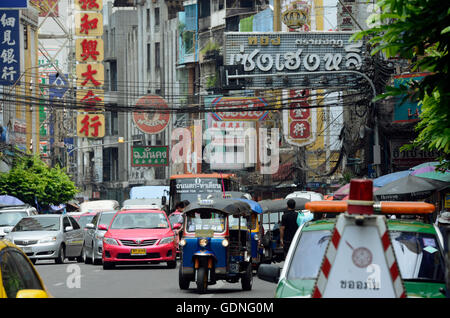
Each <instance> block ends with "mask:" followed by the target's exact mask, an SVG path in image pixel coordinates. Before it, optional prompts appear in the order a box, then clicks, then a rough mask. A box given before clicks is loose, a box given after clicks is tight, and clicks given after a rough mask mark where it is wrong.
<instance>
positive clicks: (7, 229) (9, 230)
mask: <svg viewBox="0 0 450 318" xmlns="http://www.w3.org/2000/svg"><path fill="white" fill-rule="evenodd" d="M3 232H5V234H8V233H10V232H11V229H10V228H9V227H8V228H6V229H3Z"/></svg>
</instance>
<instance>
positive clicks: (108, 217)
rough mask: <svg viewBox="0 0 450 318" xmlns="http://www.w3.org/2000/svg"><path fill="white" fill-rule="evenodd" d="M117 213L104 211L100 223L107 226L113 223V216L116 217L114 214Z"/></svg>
mask: <svg viewBox="0 0 450 318" xmlns="http://www.w3.org/2000/svg"><path fill="white" fill-rule="evenodd" d="M115 214H116V212H107V213H102V215H101V216H100V221H99V223H98V224H104V225H106V226H109V224H110V223H111V220H112V218H113V217H114V215H115Z"/></svg>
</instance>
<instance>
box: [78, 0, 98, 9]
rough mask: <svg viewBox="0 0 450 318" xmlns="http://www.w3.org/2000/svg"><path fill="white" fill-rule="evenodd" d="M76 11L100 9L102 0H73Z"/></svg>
mask: <svg viewBox="0 0 450 318" xmlns="http://www.w3.org/2000/svg"><path fill="white" fill-rule="evenodd" d="M75 8H76V9H77V10H78V11H102V9H103V0H75Z"/></svg>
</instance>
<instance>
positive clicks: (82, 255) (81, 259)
mask: <svg viewBox="0 0 450 318" xmlns="http://www.w3.org/2000/svg"><path fill="white" fill-rule="evenodd" d="M84 256H85V255H84V253H83V248H82V249H81V252H80V256H77V258H76V260H77V262H78V263H83V262H84Z"/></svg>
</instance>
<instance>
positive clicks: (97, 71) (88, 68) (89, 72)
mask: <svg viewBox="0 0 450 318" xmlns="http://www.w3.org/2000/svg"><path fill="white" fill-rule="evenodd" d="M76 70H77V87H81V88H88V87H91V88H101V87H102V86H103V85H104V78H105V67H104V66H103V64H101V63H86V64H77V68H76Z"/></svg>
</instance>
